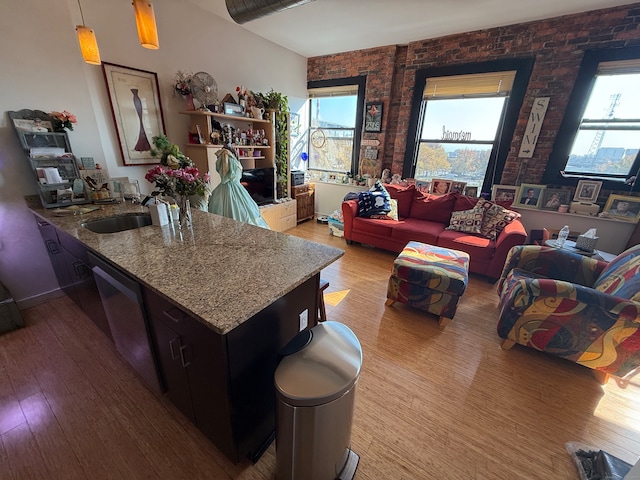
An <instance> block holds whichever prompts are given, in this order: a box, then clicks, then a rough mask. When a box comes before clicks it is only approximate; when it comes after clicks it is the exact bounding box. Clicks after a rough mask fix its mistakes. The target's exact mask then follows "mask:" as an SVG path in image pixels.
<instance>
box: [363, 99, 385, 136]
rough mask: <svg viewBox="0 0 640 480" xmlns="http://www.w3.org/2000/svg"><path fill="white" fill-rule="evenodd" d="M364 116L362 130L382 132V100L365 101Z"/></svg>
mask: <svg viewBox="0 0 640 480" xmlns="http://www.w3.org/2000/svg"><path fill="white" fill-rule="evenodd" d="M365 106H366V109H365V116H364V131H365V132H367V133H380V132H382V102H367V103H366V105H365Z"/></svg>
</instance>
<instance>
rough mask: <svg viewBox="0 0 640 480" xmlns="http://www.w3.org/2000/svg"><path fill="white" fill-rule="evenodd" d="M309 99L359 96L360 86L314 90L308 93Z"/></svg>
mask: <svg viewBox="0 0 640 480" xmlns="http://www.w3.org/2000/svg"><path fill="white" fill-rule="evenodd" d="M308 95H309V98H317V97H342V96H347V95H358V85H342V86H340V87H322V88H314V89H312V90H309V91H308Z"/></svg>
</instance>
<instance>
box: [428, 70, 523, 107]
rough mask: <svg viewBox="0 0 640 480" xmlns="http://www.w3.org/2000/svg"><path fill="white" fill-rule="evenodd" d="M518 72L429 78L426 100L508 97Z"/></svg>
mask: <svg viewBox="0 0 640 480" xmlns="http://www.w3.org/2000/svg"><path fill="white" fill-rule="evenodd" d="M515 77H516V71H515V70H510V71H506V72H490V73H478V74H471V75H452V76H448V77H433V78H427V83H426V85H425V88H424V99H425V100H429V99H436V98H438V99H440V98H469V97H482V96H491V97H497V96H503V97H504V96H507V95H509V92H511V88H512V87H513V81H514V79H515Z"/></svg>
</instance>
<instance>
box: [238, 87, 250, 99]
mask: <svg viewBox="0 0 640 480" xmlns="http://www.w3.org/2000/svg"><path fill="white" fill-rule="evenodd" d="M236 92H237V93H238V101H240V100H244V99H245V98H247V96H248V95H249V90H247V89H246V88H244V87H243V86H242V85H240V86H238V87H236Z"/></svg>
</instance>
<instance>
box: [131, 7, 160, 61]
mask: <svg viewBox="0 0 640 480" xmlns="http://www.w3.org/2000/svg"><path fill="white" fill-rule="evenodd" d="M133 9H134V10H135V13H136V26H137V27H138V38H139V39H140V45H142V46H143V47H144V48H150V49H151V50H157V49H158V48H160V44H159V43H158V30H157V28H156V17H155V15H154V13H153V5H151V2H150V1H149V0H133Z"/></svg>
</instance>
